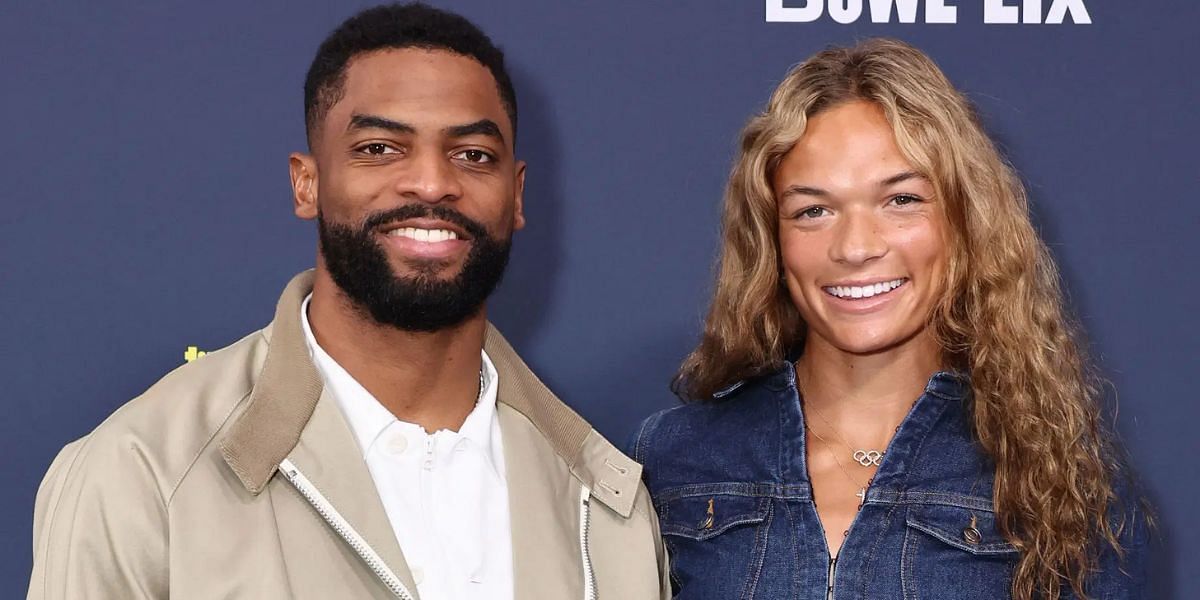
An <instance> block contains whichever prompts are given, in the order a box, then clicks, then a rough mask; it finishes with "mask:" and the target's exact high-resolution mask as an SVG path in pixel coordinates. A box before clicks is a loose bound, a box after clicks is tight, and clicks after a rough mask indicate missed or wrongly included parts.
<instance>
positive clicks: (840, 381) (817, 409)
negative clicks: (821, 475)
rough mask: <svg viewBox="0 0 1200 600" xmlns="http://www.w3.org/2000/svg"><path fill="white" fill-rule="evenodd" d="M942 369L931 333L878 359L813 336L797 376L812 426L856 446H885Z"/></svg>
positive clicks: (797, 370) (916, 338)
mask: <svg viewBox="0 0 1200 600" xmlns="http://www.w3.org/2000/svg"><path fill="white" fill-rule="evenodd" d="M940 364H941V359H940V352H939V350H938V346H937V343H936V341H935V340H934V339H933V337H932V335H930V334H929V333H928V332H922V333H919V334H917V336H916V337H914V338H912V339H910V340H907V341H905V342H903V343H901V344H899V345H897V346H896V347H893V348H889V349H888V350H885V351H882V352H878V353H873V354H853V353H849V352H844V351H842V350H839V349H837V348H835V347H833V346H832V345H830V344H829V343H827V342H825V341H824V340H820V339H818V338H816V336H810V337H809V339H808V340H807V342H806V344H805V349H804V354H803V355H802V356H801V357H800V360H799V361H797V363H796V377H797V383H798V385H799V386H800V391H801V393H802V394H803V396H804V403H805V407H806V409H807V411H806V412H807V413H808V415H807V417H808V422H809V424H810V426H812V427H816V428H818V429H825V430H828V429H830V428H832V429H833V430H835V432H837V433H838V434H839V435H841V436H842V437H844V438H845V439H846V440H847V441H848V442H849V443H851V444H860V445H863V446H883V445H886V443H887V440H890V439H891V437H892V434H893V433H894V432H895V430H896V427H897V426H899V425H900V423H901V421H903V420H904V417H905V416H906V415H907V414H908V411H909V410H910V409H911V408H912V405H913V403H914V402H915V401H916V400H917V398H918V397H920V395H921V393H922V392H923V391H924V389H925V385H926V383H928V381H929V378H930V377H931V376H932V375H933V373H934V372H936V371H937V370H938V368H939V367H940ZM814 413H815V414H814Z"/></svg>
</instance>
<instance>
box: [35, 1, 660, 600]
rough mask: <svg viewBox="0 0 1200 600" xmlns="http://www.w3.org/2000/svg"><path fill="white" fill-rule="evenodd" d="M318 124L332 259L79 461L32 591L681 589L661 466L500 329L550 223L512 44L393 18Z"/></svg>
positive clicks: (453, 27)
mask: <svg viewBox="0 0 1200 600" xmlns="http://www.w3.org/2000/svg"><path fill="white" fill-rule="evenodd" d="M305 114H306V121H307V132H308V138H309V148H310V151H311V154H293V155H292V156H291V157H290V170H291V179H292V188H293V192H294V203H295V206H294V209H295V212H296V214H297V215H298V216H299V217H301V218H303V219H315V220H316V221H317V226H318V231H319V238H320V243H319V252H318V256H317V262H316V269H315V270H314V271H311V272H306V273H302V274H300V275H299V276H297V277H296V278H295V279H293V280H292V282H291V283H290V284H289V285H288V287H287V289H286V290H285V291H284V293H283V297H282V298H281V299H280V300H279V304H278V308H277V312H276V315H275V319H274V321H273V322H272V323H271V325H269V326H268V327H266V328H265V329H263V330H261V331H259V332H256V333H253V334H251V335H250V336H248V337H246V338H245V339H243V340H241V341H239V342H237V343H235V344H234V345H232V346H230V347H228V348H225V349H223V350H221V351H218V352H214V353H210V354H209V355H208V356H206V357H205V358H203V359H200V360H197V361H195V362H193V363H191V364H189V365H187V366H184V367H182V368H180V369H178V370H176V371H175V372H173V373H171V374H170V375H168V376H166V377H165V378H164V379H162V380H161V381H160V382H158V383H157V384H156V385H154V386H153V387H152V388H150V390H149V391H147V392H146V393H145V394H144V395H142V396H141V397H139V398H137V399H135V400H134V401H132V402H130V403H129V404H127V405H126V406H124V407H123V408H121V409H119V410H118V411H117V412H116V413H115V414H114V415H113V416H112V417H111V418H109V419H108V420H107V421H105V422H104V423H103V424H102V425H100V426H99V427H98V428H97V429H96V430H95V431H93V432H92V433H91V434H90V435H88V436H86V437H84V438H83V439H81V440H79V441H76V442H74V443H72V444H70V445H68V446H67V447H66V448H65V449H64V450H63V451H62V452H61V454H60V455H59V456H58V458H57V459H56V460H55V461H54V464H53V465H52V466H51V467H50V471H49V473H48V474H47V476H46V479H45V481H44V482H43V484H42V487H41V489H40V490H39V492H38V498H37V506H36V509H35V525H34V537H35V542H34V546H35V562H34V568H33V576H32V580H31V582H30V589H29V597H30V598H48V599H61V598H81V597H103V598H143V597H150V598H167V597H171V598H175V599H178V598H396V597H399V598H418V597H420V598H424V599H425V600H460V599H466V598H480V599H483V598H486V599H488V600H507V599H521V600H525V599H538V598H546V599H554V600H558V599H564V598H596V597H598V595H599V596H600V597H605V598H612V599H621V600H626V599H638V598H660V597H666V596H668V595H669V584H668V583H667V581H666V567H665V556H664V552H663V550H662V545H661V541H660V540H659V539H658V537H657V535H658V534H657V525H656V523H655V519H654V512H653V511H652V510H651V509H650V505H649V499H648V497H647V494H646V490H645V487H644V486H643V485H642V484H641V482H640V473H641V467H640V466H639V465H638V464H636V463H634V462H633V461H632V460H630V459H629V458H627V457H626V456H625V455H623V454H621V453H620V452H619V451H617V450H616V449H615V448H614V447H613V446H612V445H611V444H609V443H608V442H607V441H605V440H604V439H603V438H602V437H601V436H600V435H599V434H598V433H596V432H595V431H594V430H593V429H592V428H591V427H590V426H588V425H587V423H585V422H584V421H583V420H582V419H581V418H580V417H579V416H578V415H576V414H575V413H574V412H572V411H571V410H570V409H569V408H567V407H566V405H564V404H562V403H561V402H560V401H559V400H558V399H556V398H555V397H554V396H553V395H552V394H551V393H550V391H549V390H547V389H546V388H545V387H544V386H543V385H542V383H541V382H540V381H539V380H538V379H537V378H536V377H535V376H534V375H533V373H531V372H530V371H529V370H528V369H527V367H526V366H525V364H524V363H523V362H522V361H521V359H520V358H519V357H518V356H517V355H516V354H515V353H514V352H513V349H512V348H511V347H510V346H509V345H508V344H507V343H506V342H505V341H504V339H503V338H502V337H501V336H500V334H499V333H498V332H497V331H496V330H495V329H494V328H492V327H491V326H490V325H489V324H488V322H487V320H486V312H485V307H484V302H485V299H486V298H487V297H488V295H489V294H490V292H491V291H492V289H493V288H494V287H495V285H496V283H497V282H498V281H499V279H500V276H501V273H502V271H503V269H504V266H505V263H506V261H507V257H508V249H509V241H510V237H511V235H512V233H513V231H515V230H517V229H520V228H521V227H522V226H523V225H524V217H523V215H522V210H521V207H522V199H523V198H522V192H523V187H524V180H525V165H524V163H522V162H520V161H518V160H516V158H515V157H514V139H515V136H516V124H517V103H516V98H515V94H514V93H513V88H512V84H511V82H510V81H509V78H508V75H507V73H506V71H505V68H504V59H503V55H502V54H501V52H500V51H499V50H498V49H496V48H495V47H494V46H493V45H492V43H491V41H490V40H488V38H487V37H486V36H484V35H483V33H482V32H480V31H479V30H478V29H477V28H476V27H475V26H474V25H472V24H470V23H469V22H467V21H466V20H465V19H463V18H461V17H459V16H456V15H452V14H449V13H445V12H442V11H438V10H435V9H432V8H429V7H427V6H424V5H421V4H410V5H402V6H401V5H393V6H383V7H378V8H375V9H371V10H367V11H365V12H363V13H360V14H359V15H357V16H355V17H352V18H351V19H350V20H348V21H347V22H346V23H344V24H343V25H342V26H341V27H340V28H339V29H337V30H336V31H335V32H334V33H333V34H332V35H331V36H330V37H329V38H328V39H327V40H326V41H325V42H324V43H323V44H322V45H321V47H320V50H319V51H318V53H317V57H316V59H315V60H314V61H313V64H312V66H311V68H310V70H309V73H308V77H307V80H306V82H305Z"/></svg>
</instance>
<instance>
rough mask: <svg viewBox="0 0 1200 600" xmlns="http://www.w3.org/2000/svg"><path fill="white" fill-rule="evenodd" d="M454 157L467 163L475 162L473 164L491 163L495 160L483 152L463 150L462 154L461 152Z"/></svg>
mask: <svg viewBox="0 0 1200 600" xmlns="http://www.w3.org/2000/svg"><path fill="white" fill-rule="evenodd" d="M454 156H455V157H456V158H460V159H462V160H465V161H467V162H473V163H489V162H492V161H493V160H494V159H493V158H492V155H491V154H488V153H487V152H484V151H483V150H463V151H462V152H459V153H458V154H455V155H454Z"/></svg>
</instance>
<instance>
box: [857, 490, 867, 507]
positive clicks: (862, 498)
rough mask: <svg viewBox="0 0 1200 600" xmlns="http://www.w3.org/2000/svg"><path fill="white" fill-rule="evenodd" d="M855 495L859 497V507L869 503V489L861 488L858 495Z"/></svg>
mask: <svg viewBox="0 0 1200 600" xmlns="http://www.w3.org/2000/svg"><path fill="white" fill-rule="evenodd" d="M854 495H855V496H858V505H859V506H862V505H863V503H865V502H866V501H867V488H859V489H858V493H857V494H854Z"/></svg>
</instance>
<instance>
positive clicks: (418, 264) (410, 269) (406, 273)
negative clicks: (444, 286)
mask: <svg viewBox="0 0 1200 600" xmlns="http://www.w3.org/2000/svg"><path fill="white" fill-rule="evenodd" d="M390 262H391V267H392V268H391V271H392V277H394V278H396V279H398V280H401V281H409V282H415V281H419V280H424V281H430V280H432V281H437V282H441V283H449V282H450V281H453V280H454V278H456V277H458V276H459V274H460V273H462V268H463V266H462V264H460V263H459V262H458V261H456V260H450V259H431V258H412V257H404V258H399V259H393V260H392V261H390Z"/></svg>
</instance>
